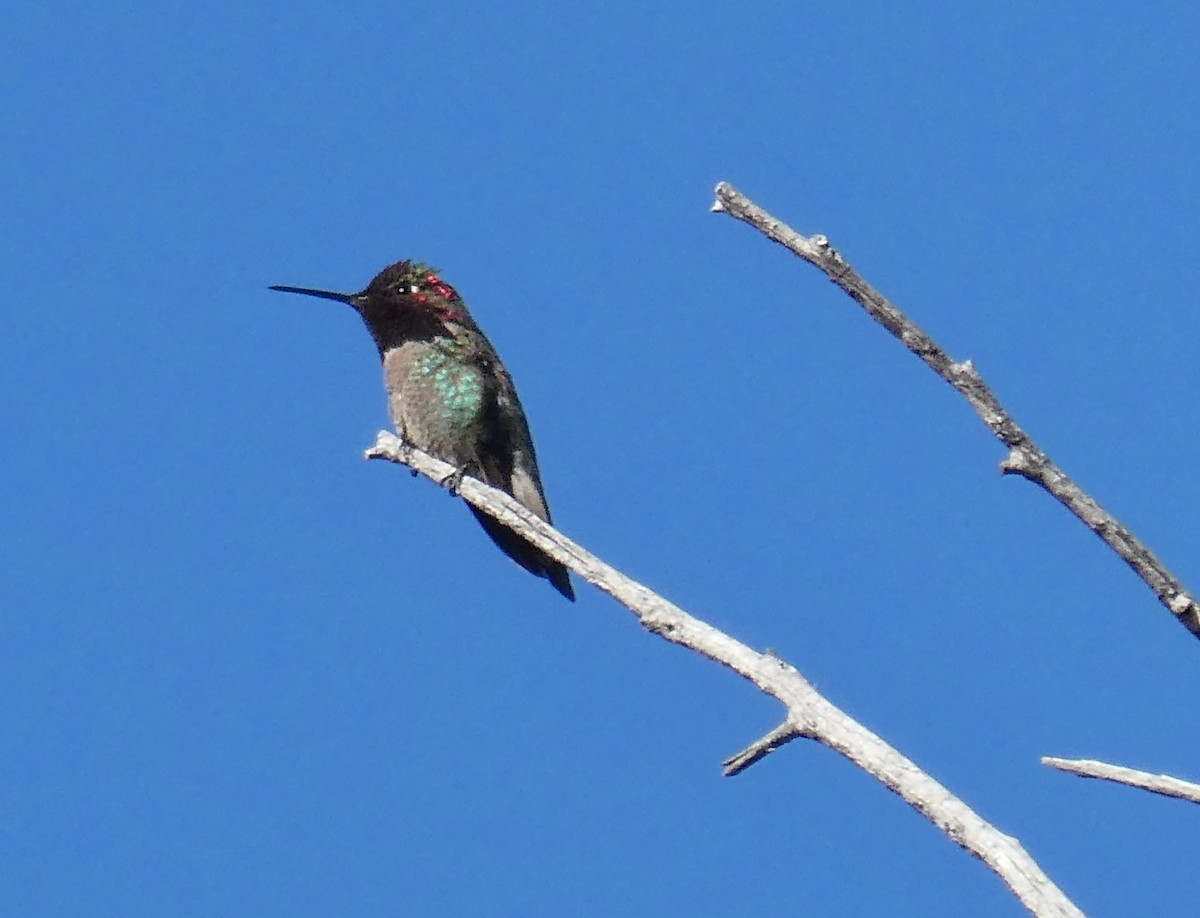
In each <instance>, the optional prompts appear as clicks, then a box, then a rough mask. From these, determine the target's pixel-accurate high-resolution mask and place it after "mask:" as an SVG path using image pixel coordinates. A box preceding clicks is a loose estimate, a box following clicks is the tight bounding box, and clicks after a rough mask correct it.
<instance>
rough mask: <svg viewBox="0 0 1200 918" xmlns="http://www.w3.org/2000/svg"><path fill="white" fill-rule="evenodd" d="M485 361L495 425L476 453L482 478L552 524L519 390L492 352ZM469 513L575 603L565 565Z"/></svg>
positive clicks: (479, 515) (516, 557)
mask: <svg viewBox="0 0 1200 918" xmlns="http://www.w3.org/2000/svg"><path fill="white" fill-rule="evenodd" d="M485 359H486V360H487V363H488V364H490V365H489V366H487V368H486V369H487V373H486V374H485V375H486V377H487V378H488V379H489V381H490V383H491V385H490V386H489V389H491V391H490V392H489V395H490V396H491V397H490V398H489V399H488V403H489V404H488V409H489V410H490V411H491V412H494V416H493V418H492V423H488V424H484V425H483V428H484V431H485V433H484V437H485V438H486V439H487V440H489V441H490V442H485V443H482V444H480V449H479V452H478V456H479V463H480V471H481V475H482V478H483V480H484V481H485V482H487V483H488V484H490V485H491V486H492V487H494V488H499V489H500V490H501V491H505V492H506V493H508V494H511V495H512V496H513V497H514V498H516V499H517V501H518V502H520V503H521V505H522V506H524V507H525V509H527V510H528V511H529V512H530V513H532V514H534V515H535V516H537V517H538V518H539V519H542V520H545V521H546V522H547V523H549V522H550V509H549V508H548V507H547V506H546V495H545V492H543V490H542V479H541V475H539V474H538V466H537V455H536V454H535V453H534V449H533V437H532V436H531V435H530V433H529V422H528V421H526V420H525V412H524V410H523V409H522V408H521V401H520V399H518V398H517V390H516V387H515V386H513V381H512V377H511V376H509V374H508V371H507V370H505V369H504V366H503V365H502V364H501V363H500V361H499V359H497V358H495V356H494V352H493V353H492V354H491V355H488V356H487V358H485ZM471 512H472V513H474V514H475V518H476V519H477V520H479V523H480V525H481V526H483V528H484V531H485V532H487V534H488V535H489V536H491V538H492V541H493V542H495V543H496V545H497V546H498V547H499V548H500V550H501V551H503V552H504V553H505V554H506V555H508V556H509V557H510V558H512V559H513V560H514V561H516V562H517V563H518V564H519V565H521V567H523V568H525V569H526V570H527V571H529V572H530V573H531V574H535V575H537V576H538V577H545V578H546V579H547V580H549V581H550V583H551V585H552V586H553V587H554V588H555V589H556V590H558V591H559V592H560V593H562V594H563V596H565V597H566V598H567V599H569V600H571V601H572V602H574V601H575V591H574V590H573V589H572V588H571V580H570V577H569V576H568V574H567V569H566V567H564V566H563V565H562V564H560V563H559V562H557V561H555V560H554V559H553V558H551V557H550V556H549V555H547V554H546V553H545V552H543V551H541V550H540V549H538V548H535V547H534V546H533V545H530V544H529V543H528V542H526V541H525V540H524V539H523V538H521V537H520V536H519V535H517V534H516V533H515V532H513V531H512V530H511V529H509V528H508V527H507V526H504V525H503V524H501V523H499V522H497V521H496V520H495V519H493V518H492V517H490V516H488V515H487V514H486V513H482V512H481V511H479V510H476V509H475V508H474V507H472V508H471Z"/></svg>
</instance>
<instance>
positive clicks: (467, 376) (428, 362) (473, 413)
mask: <svg viewBox="0 0 1200 918" xmlns="http://www.w3.org/2000/svg"><path fill="white" fill-rule="evenodd" d="M412 372H413V376H414V377H416V379H417V380H418V381H419V382H420V384H421V385H423V386H425V385H427V386H429V387H430V388H431V389H432V390H433V391H434V392H435V393H436V394H437V401H438V403H439V405H440V409H439V411H438V413H439V414H440V416H441V419H442V420H444V421H445V422H447V423H448V424H449V425H450V426H452V427H455V428H460V427H467V426H470V425H471V424H472V423H473V422H474V421H475V419H476V418H477V417H478V415H479V411H480V408H481V407H482V405H483V376H482V375H481V374H480V372H479V370H478V369H477V368H476V367H475V366H474V365H472V364H469V363H462V362H460V361H459V360H456V359H455V357H454V356H453V355H452V354H451V353H449V352H448V351H446V350H443V349H440V348H431V349H430V350H429V351H427V352H426V353H424V354H422V355H421V356H420V357H419V358H418V359H417V360H416V361H415V363H414V365H413V369H412Z"/></svg>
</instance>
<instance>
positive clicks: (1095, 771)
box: [1042, 755, 1200, 803]
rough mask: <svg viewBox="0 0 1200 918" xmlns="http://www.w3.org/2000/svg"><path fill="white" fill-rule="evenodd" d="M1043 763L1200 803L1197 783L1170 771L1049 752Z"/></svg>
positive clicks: (1043, 757)
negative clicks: (1056, 755)
mask: <svg viewBox="0 0 1200 918" xmlns="http://www.w3.org/2000/svg"><path fill="white" fill-rule="evenodd" d="M1042 764H1043V765H1049V766H1050V767H1051V768H1057V769H1058V770H1059V771H1065V772H1069V773H1070V774H1073V775H1079V776H1080V777H1082V778H1099V779H1101V780H1103V781H1115V782H1116V783H1117V784H1128V785H1129V786H1130V787H1140V788H1141V789H1142V790H1148V791H1150V792H1151V793H1154V794H1162V795H1163V796H1164V797H1178V798H1179V799H1180V800H1190V801H1191V802H1192V803H1200V784H1193V783H1192V782H1191V781H1181V780H1180V779H1179V778H1172V777H1171V776H1170V775H1152V774H1150V772H1148V771H1138V770H1137V769H1136V768H1125V767H1123V766H1121V765H1109V764H1108V763H1107V762H1097V761H1094V760H1092V759H1056V758H1054V757H1053V756H1049V755H1044V756H1042Z"/></svg>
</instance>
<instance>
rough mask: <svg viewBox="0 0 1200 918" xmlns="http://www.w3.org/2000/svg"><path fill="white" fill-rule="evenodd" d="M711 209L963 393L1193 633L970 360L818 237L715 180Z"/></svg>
mask: <svg viewBox="0 0 1200 918" xmlns="http://www.w3.org/2000/svg"><path fill="white" fill-rule="evenodd" d="M712 210H713V211H714V212H717V213H727V214H729V215H730V216H731V217H734V218H736V219H738V220H741V221H742V222H743V223H748V224H750V225H751V226H753V227H754V228H755V229H757V230H758V231H759V232H761V233H763V234H764V235H765V236H767V237H768V238H769V239H772V240H774V241H775V242H778V243H779V244H780V245H782V246H783V247H784V248H786V249H788V250H789V251H791V252H793V253H795V254H796V255H798V256H800V257H801V258H803V259H804V260H805V261H807V262H808V263H809V264H811V265H813V266H814V267H815V268H817V269H818V270H819V271H821V272H822V273H824V274H825V276H826V277H828V278H829V279H830V280H831V281H833V282H834V283H835V284H837V286H839V287H841V288H842V290H844V291H845V292H846V293H847V294H849V295H850V297H851V298H852V299H853V300H854V301H855V302H856V303H858V304H859V305H860V306H861V307H862V308H863V309H864V310H866V312H867V314H868V315H869V316H870V317H871V318H872V319H874V320H875V321H876V322H878V323H879V324H880V325H882V326H883V327H884V328H886V329H887V330H888V331H889V332H891V334H892V335H893V336H894V337H895V338H897V339H898V340H899V341H900V343H902V344H903V345H904V346H905V347H907V348H908V349H909V350H910V351H912V352H913V353H914V354H916V355H917V357H919V358H920V359H921V360H922V361H923V362H924V363H925V365H926V366H928V367H929V368H930V369H931V370H933V372H935V373H936V374H937V375H938V376H940V377H941V378H942V379H944V380H945V381H946V382H948V383H949V384H950V385H951V386H953V387H954V388H955V390H956V391H958V393H959V394H960V395H962V396H963V398H965V399H966V400H967V401H968V402H970V404H971V407H972V408H974V409H975V413H976V414H978V415H979V417H980V418H981V419H982V420H983V423H984V424H986V425H987V427H988V429H989V430H991V432H992V433H993V434H995V435H996V438H997V439H998V440H1000V442H1001V443H1003V444H1004V445H1005V446H1007V447H1008V448H1009V454H1008V457H1007V458H1006V459H1005V460H1004V461H1003V462H1002V463H1001V464H1000V469H1001V471H1002V472H1004V473H1006V474H1016V475H1020V476H1022V477H1023V478H1027V479H1029V480H1030V481H1032V482H1034V483H1035V484H1037V485H1040V486H1041V487H1042V488H1044V489H1045V490H1046V491H1047V492H1049V493H1050V494H1051V495H1052V496H1053V497H1054V498H1055V499H1056V500H1057V501H1058V502H1059V503H1061V504H1062V505H1063V506H1064V507H1066V508H1067V509H1068V510H1070V511H1071V513H1073V514H1074V515H1075V516H1076V517H1078V518H1079V520H1080V521H1081V522H1082V523H1083V524H1084V525H1085V526H1087V527H1088V528H1089V529H1091V530H1092V532H1094V533H1096V535H1098V536H1099V537H1100V538H1101V539H1103V540H1104V542H1105V543H1106V544H1107V545H1108V547H1109V548H1111V549H1112V550H1113V551H1115V552H1116V553H1117V554H1118V555H1119V556H1120V557H1121V558H1122V559H1123V560H1124V561H1125V563H1126V564H1128V565H1129V566H1130V567H1131V568H1133V570H1134V573H1136V574H1137V575H1138V576H1139V577H1140V578H1141V579H1142V580H1143V581H1144V582H1145V584H1146V586H1148V587H1150V589H1151V590H1153V591H1154V595H1155V596H1157V597H1158V599H1159V601H1160V602H1161V603H1162V604H1163V605H1164V606H1166V607H1167V609H1169V610H1170V611H1171V613H1172V614H1173V615H1174V616H1175V617H1176V618H1177V619H1178V620H1179V621H1180V623H1182V624H1183V626H1184V627H1185V628H1187V629H1188V630H1189V631H1190V632H1192V634H1194V635H1196V636H1197V637H1200V604H1197V602H1196V600H1195V599H1194V598H1193V597H1192V594H1191V593H1190V592H1188V591H1187V590H1186V589H1185V588H1184V586H1183V584H1182V583H1180V582H1179V580H1178V579H1176V577H1175V576H1174V575H1173V574H1172V573H1171V572H1170V571H1168V570H1167V569H1166V567H1164V566H1163V564H1162V562H1161V561H1159V560H1158V558H1156V557H1155V556H1154V553H1153V552H1151V551H1150V549H1149V548H1148V547H1147V546H1146V545H1144V544H1143V543H1142V542H1141V541H1139V540H1138V539H1137V538H1136V537H1135V536H1134V535H1133V533H1131V532H1130V531H1129V530H1128V529H1126V528H1125V527H1124V526H1122V525H1121V524H1120V523H1119V522H1118V521H1117V520H1116V519H1115V518H1114V517H1113V516H1112V515H1111V514H1110V513H1108V512H1107V511H1106V510H1104V508H1102V507H1101V506H1100V505H1099V504H1098V503H1096V501H1094V500H1093V499H1092V498H1091V497H1089V496H1088V495H1087V494H1086V493H1084V491H1083V490H1082V489H1081V488H1080V487H1079V486H1078V485H1077V484H1075V482H1074V481H1072V480H1071V479H1070V478H1069V477H1068V476H1067V474H1066V473H1065V472H1063V471H1062V469H1060V468H1058V466H1056V465H1055V464H1054V463H1053V462H1051V461H1050V458H1049V457H1048V456H1047V455H1046V454H1045V453H1044V452H1042V450H1041V449H1040V448H1039V447H1038V445H1037V444H1036V443H1034V442H1033V440H1031V439H1030V438H1029V435H1028V434H1027V433H1025V431H1024V430H1022V429H1021V428H1020V427H1019V426H1018V425H1017V422H1016V421H1014V420H1013V419H1012V416H1011V415H1009V413H1008V412H1007V411H1006V410H1005V409H1004V406H1002V405H1001V404H1000V401H999V399H997V398H996V396H995V394H994V393H993V392H992V390H991V389H990V388H989V387H988V385H987V384H986V383H985V382H984V381H983V378H982V377H981V376H980V375H979V373H978V372H977V371H976V370H975V367H974V366H973V365H972V364H971V361H969V360H966V361H963V362H961V363H958V362H955V361H954V360H953V359H951V358H950V356H949V355H947V354H946V352H945V351H943V350H942V349H941V348H940V347H938V345H937V344H936V343H935V342H934V341H933V339H932V338H930V337H929V336H928V335H927V334H925V332H923V331H921V329H920V328H918V327H917V326H916V324H915V323H913V322H912V321H911V320H910V319H909V318H908V317H907V316H905V315H904V313H902V312H900V310H898V309H897V308H896V307H895V306H893V305H892V304H891V303H889V302H888V301H887V300H886V299H885V298H884V297H883V295H882V294H881V293H879V291H877V290H876V289H875V288H874V287H872V286H871V285H870V284H868V283H867V282H866V281H865V280H863V279H862V278H861V277H860V276H859V275H858V274H857V273H856V272H855V271H854V269H853V268H851V267H850V265H849V264H847V263H846V261H845V259H843V258H842V256H841V255H840V254H838V252H837V251H836V250H835V249H834V248H833V247H832V246H831V245H830V244H829V240H828V239H826V238H825V237H824V236H819V235H818V236H802V235H801V234H800V233H797V232H796V231H795V230H794V229H792V228H791V227H790V226H788V225H787V224H785V223H782V222H780V221H779V220H776V219H775V218H774V217H772V216H771V215H770V214H769V213H767V212H766V211H765V210H763V209H762V208H760V207H758V206H757V205H755V204H754V203H753V202H752V201H750V200H749V199H748V198H747V197H746V196H745V195H743V194H741V193H740V192H739V191H737V190H736V189H735V188H733V186H731V185H728V184H726V183H725V182H721V183H720V184H719V185H717V188H716V201H715V202H714V203H713V206H712Z"/></svg>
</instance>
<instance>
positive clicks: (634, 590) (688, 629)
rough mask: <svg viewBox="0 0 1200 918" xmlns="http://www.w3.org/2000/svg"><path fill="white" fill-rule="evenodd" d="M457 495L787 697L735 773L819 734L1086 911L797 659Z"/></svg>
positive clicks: (379, 446) (375, 450)
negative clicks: (809, 676)
mask: <svg viewBox="0 0 1200 918" xmlns="http://www.w3.org/2000/svg"><path fill="white" fill-rule="evenodd" d="M366 457H367V458H368V459H388V460H390V461H392V462H397V463H400V464H403V465H406V466H408V467H409V468H411V469H413V470H414V472H419V473H420V474H422V475H424V476H425V477H427V478H429V479H431V480H432V481H434V482H436V483H439V484H440V483H442V482H444V481H447V480H449V479H450V477H451V476H452V474H453V473H454V472H455V471H456V470H455V469H454V467H453V466H451V465H449V464H448V463H445V462H442V461H440V460H438V459H435V458H433V457H432V456H428V455H426V454H425V453H422V452H420V451H419V450H417V449H415V448H413V447H411V446H409V445H408V444H405V443H402V442H401V441H400V440H399V439H398V438H396V437H395V436H394V435H392V434H390V433H387V432H380V434H379V437H378V439H377V440H376V441H375V445H374V446H373V447H372V448H371V449H369V450H367V453H366ZM458 493H459V494H460V495H461V496H462V498H463V499H464V500H466V501H467V502H468V503H470V504H471V505H472V506H474V507H478V508H479V509H480V510H483V511H484V512H485V513H487V514H489V515H490V516H493V517H495V518H496V519H497V520H499V521H500V522H501V523H503V524H504V525H505V526H508V527H509V528H510V529H512V530H513V531H514V532H516V533H518V534H519V535H520V536H522V537H523V538H525V539H527V540H528V541H529V542H531V543H532V544H534V545H536V546H537V547H538V548H540V549H541V550H542V551H544V552H546V553H547V554H549V555H550V556H551V557H553V558H555V559H556V560H558V561H561V562H562V563H563V564H565V565H567V566H568V567H569V568H571V570H573V571H575V573H577V574H578V575H579V576H580V577H582V578H583V579H585V580H586V581H588V583H591V584H593V585H594V586H596V587H598V588H599V589H601V590H603V591H604V592H605V593H608V595H609V596H611V597H613V599H615V600H617V602H619V603H621V605H623V606H625V607H626V608H628V609H629V610H630V611H631V612H633V614H634V615H636V616H637V619H638V621H640V622H641V623H642V626H643V627H644V628H646V630H647V631H651V632H653V633H654V634H657V635H659V636H660V637H662V638H665V639H666V640H668V641H671V642H672V643H674V644H679V645H680V646H682V647H686V648H688V649H689V650H692V651H695V652H696V653H698V654H701V655H702V656H705V657H708V658H709V659H710V660H713V661H715V662H717V663H720V664H721V665H722V666H725V667H726V668H728V669H731V670H733V671H734V672H735V673H737V674H738V675H740V676H742V677H743V678H745V679H748V680H749V681H750V682H752V683H754V684H755V685H756V686H758V687H759V688H760V689H761V690H762V691H763V692H765V693H766V694H768V695H770V696H771V697H773V698H776V699H778V700H779V701H780V702H781V703H782V704H783V706H784V707H785V708H786V709H787V722H786V724H785V725H784V727H782V728H779V729H777V730H775V731H772V733H771V734H768V736H767V737H765V738H764V739H763V740H760V741H759V742H758V743H755V744H754V745H753V746H751V747H750V748H749V749H748V750H746V752H745V753H740V754H739V755H738V756H734V758H733V759H732V760H730V762H729V763H727V768H728V767H731V766H732V765H733V764H737V765H738V767H737V768H736V769H735V770H734V771H733V772H732V773H736V772H737V771H740V770H742V769H744V768H746V767H748V766H749V765H750V764H751V763H752V762H754V761H757V760H758V759H760V758H762V757H763V756H764V755H766V754H767V752H768V751H769V749H771V748H775V747H777V746H778V745H781V744H782V743H783V742H786V739H784V735H785V734H786V733H792V734H793V735H795V736H805V737H810V738H812V739H815V740H817V741H818V742H820V743H821V744H822V745H825V746H828V747H829V748H830V749H832V750H834V751H835V752H837V753H839V754H841V755H842V756H844V757H845V758H847V759H849V760H850V761H851V762H853V763H854V764H855V765H857V766H858V767H859V768H861V769H863V770H864V771H866V772H867V773H868V774H870V775H872V776H873V777H874V778H875V779H876V780H878V781H880V782H881V783H882V784H883V785H884V786H885V787H887V788H889V789H890V790H892V791H894V792H895V793H896V794H898V795H899V796H900V797H902V798H903V799H904V801H905V802H906V803H908V805H909V806H911V807H912V808H913V809H915V810H916V811H917V812H918V813H920V814H921V815H922V816H924V817H925V818H926V819H928V820H929V821H930V822H932V823H933V824H934V825H935V826H937V827H938V828H939V829H940V830H941V831H942V832H944V833H945V834H946V835H947V836H949V837H950V839H951V840H953V841H954V842H955V843H956V844H958V845H961V846H962V847H963V848H965V849H966V850H967V851H968V852H970V853H971V854H973V855H974V856H975V857H977V858H979V859H980V860H981V861H983V862H984V863H985V864H986V865H987V866H988V867H989V868H991V870H992V871H994V872H995V873H996V874H997V875H998V876H999V877H1000V879H1001V880H1003V881H1004V883H1005V884H1006V885H1007V886H1008V888H1009V889H1011V890H1012V891H1013V893H1014V894H1015V895H1016V896H1017V898H1018V899H1020V900H1021V902H1022V903H1023V904H1024V905H1025V907H1026V908H1028V909H1029V911H1030V912H1032V913H1033V914H1035V915H1039V916H1068V915H1070V916H1079V915H1082V912H1080V911H1079V909H1077V908H1076V907H1075V906H1074V905H1073V904H1072V903H1071V902H1070V900H1068V899H1067V898H1066V897H1065V896H1064V895H1063V893H1062V892H1061V891H1060V890H1059V889H1058V887H1056V886H1055V885H1054V883H1053V882H1052V881H1051V880H1050V878H1049V877H1048V876H1046V874H1045V873H1043V872H1042V870H1041V868H1040V867H1038V865H1037V863H1036V862H1035V861H1034V860H1033V859H1032V858H1031V857H1030V856H1029V855H1028V854H1027V853H1026V852H1025V850H1024V849H1023V848H1022V847H1021V845H1020V843H1019V842H1018V841H1017V840H1016V839H1015V838H1010V837H1009V836H1007V835H1004V834H1003V833H1001V832H999V831H998V830H997V829H996V828H994V827H993V826H992V825H990V824H989V823H987V822H985V821H984V820H983V819H982V818H981V817H980V816H979V815H977V814H976V813H975V812H974V811H973V810H971V808H970V807H968V806H967V805H966V804H965V803H963V802H962V801H961V800H959V799H958V798H957V797H955V796H954V795H953V794H951V793H950V791H949V790H947V789H946V788H944V787H942V785H940V784H938V783H937V782H936V781H935V780H933V778H931V777H929V776H928V775H926V774H925V773H924V772H922V771H921V770H920V769H919V768H918V767H917V766H916V765H914V764H913V763H912V762H910V761H909V760H908V759H906V758H905V757H904V756H903V755H901V754H900V753H899V752H897V751H896V750H895V749H893V748H892V747H891V746H889V745H888V744H887V743H885V742H884V741H883V740H881V739H880V738H879V737H877V736H876V735H875V734H873V733H871V732H870V731H869V730H867V728H866V727H864V726H862V725H861V724H859V723H857V722H855V721H854V720H853V719H852V718H851V717H850V716H849V715H847V714H846V713H844V712H843V711H841V710H839V709H838V708H837V707H835V706H834V705H833V704H832V703H831V702H829V701H828V700H826V699H825V698H824V697H822V696H821V695H820V694H818V693H817V691H816V690H815V689H814V688H813V687H812V686H811V685H810V684H809V683H808V681H807V680H806V679H805V678H804V677H803V676H802V675H800V673H799V672H798V671H797V670H796V669H795V668H794V667H792V666H789V665H788V664H787V663H785V662H784V661H783V660H780V659H779V658H778V657H776V656H775V655H774V654H773V653H770V652H768V653H759V652H757V651H755V650H752V649H751V648H749V647H747V646H746V645H745V644H743V643H741V642H740V641H737V640H735V639H734V638H732V637H730V636H729V635H727V634H725V633H724V632H721V631H718V630H717V629H716V628H714V627H712V626H711V625H709V624H707V623H706V622H702V621H700V620H699V619H697V618H693V617H692V616H691V615H688V614H687V613H686V612H684V611H683V610H682V609H680V608H679V607H678V606H676V605H674V604H673V603H671V602H668V601H667V600H665V599H663V598H662V597H661V596H659V595H658V594H656V593H654V592H652V591H651V590H649V589H647V588H646V587H645V586H643V585H642V584H640V583H638V582H636V581H634V580H631V579H630V578H628V577H626V576H625V575H624V574H622V573H621V572H620V571H618V570H616V569H615V568H613V567H611V566H609V565H608V564H605V563H604V562H603V561H601V560H600V559H599V558H597V557H596V556H595V555H593V554H591V553H590V552H588V551H586V550H585V549H583V548H582V547H581V546H579V545H577V544H576V543H574V542H572V541H571V540H570V539H568V538H566V537H565V536H563V535H562V534H561V533H559V532H558V531H557V530H555V529H553V528H552V527H551V526H549V525H547V524H546V523H544V522H542V521H541V520H540V519H538V518H537V517H536V516H534V515H533V514H532V513H530V512H529V511H528V510H526V509H525V508H524V507H523V506H521V505H520V504H519V503H517V502H516V501H515V500H513V499H512V498H511V497H509V496H508V495H507V494H504V493H503V492H501V491H497V490H496V489H494V488H489V487H488V486H487V485H485V484H483V483H482V482H479V481H476V480H475V479H473V478H463V479H462V482H461V484H460V485H459V486H458Z"/></svg>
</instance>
